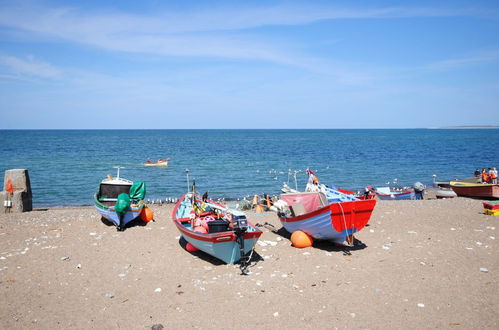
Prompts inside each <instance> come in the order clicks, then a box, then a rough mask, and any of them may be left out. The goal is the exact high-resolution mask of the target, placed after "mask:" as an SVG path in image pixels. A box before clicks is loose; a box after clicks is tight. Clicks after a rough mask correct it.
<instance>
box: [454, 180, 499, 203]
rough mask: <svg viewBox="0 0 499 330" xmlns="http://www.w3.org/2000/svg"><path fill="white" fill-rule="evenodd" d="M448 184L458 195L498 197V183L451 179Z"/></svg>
mask: <svg viewBox="0 0 499 330" xmlns="http://www.w3.org/2000/svg"><path fill="white" fill-rule="evenodd" d="M450 186H451V188H452V190H454V192H455V193H456V194H457V195H458V196H465V197H481V198H497V199H499V184H490V183H476V182H465V181H460V180H456V181H451V182H450Z"/></svg>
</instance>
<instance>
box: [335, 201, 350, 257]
mask: <svg viewBox="0 0 499 330" xmlns="http://www.w3.org/2000/svg"><path fill="white" fill-rule="evenodd" d="M338 205H339V206H340V209H341V215H342V216H343V224H344V225H345V230H348V229H347V219H346V218H345V212H344V211H343V206H342V205H341V203H338ZM347 233H348V231H347ZM346 237H348V235H347V236H346ZM346 237H345V242H347V244H346V246H350V247H352V246H353V225H352V241H351V242H348V240H347V239H346Z"/></svg>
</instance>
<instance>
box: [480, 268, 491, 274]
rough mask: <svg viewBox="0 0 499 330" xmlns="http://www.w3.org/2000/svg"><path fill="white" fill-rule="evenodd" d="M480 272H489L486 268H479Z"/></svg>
mask: <svg viewBox="0 0 499 330" xmlns="http://www.w3.org/2000/svg"><path fill="white" fill-rule="evenodd" d="M480 271H481V272H482V273H488V272H489V270H488V269H487V268H480Z"/></svg>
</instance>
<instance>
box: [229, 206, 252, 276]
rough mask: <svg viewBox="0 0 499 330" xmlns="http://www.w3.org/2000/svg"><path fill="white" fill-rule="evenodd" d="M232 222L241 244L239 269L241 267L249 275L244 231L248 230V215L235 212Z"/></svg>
mask: <svg viewBox="0 0 499 330" xmlns="http://www.w3.org/2000/svg"><path fill="white" fill-rule="evenodd" d="M232 223H233V225H234V233H235V234H236V241H237V244H239V254H240V255H241V259H240V265H239V269H241V273H242V274H244V275H247V274H248V271H247V268H248V266H249V257H248V256H247V255H245V253H244V233H246V231H247V230H248V219H246V215H244V214H233V215H232Z"/></svg>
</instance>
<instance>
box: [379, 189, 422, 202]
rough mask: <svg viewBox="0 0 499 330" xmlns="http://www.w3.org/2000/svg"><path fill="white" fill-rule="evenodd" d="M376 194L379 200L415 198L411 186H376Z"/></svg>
mask: <svg viewBox="0 0 499 330" xmlns="http://www.w3.org/2000/svg"><path fill="white" fill-rule="evenodd" d="M376 196H378V198H379V199H381V200H407V199H416V194H415V191H414V189H412V188H409V189H408V188H401V189H397V188H391V187H378V188H376Z"/></svg>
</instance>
